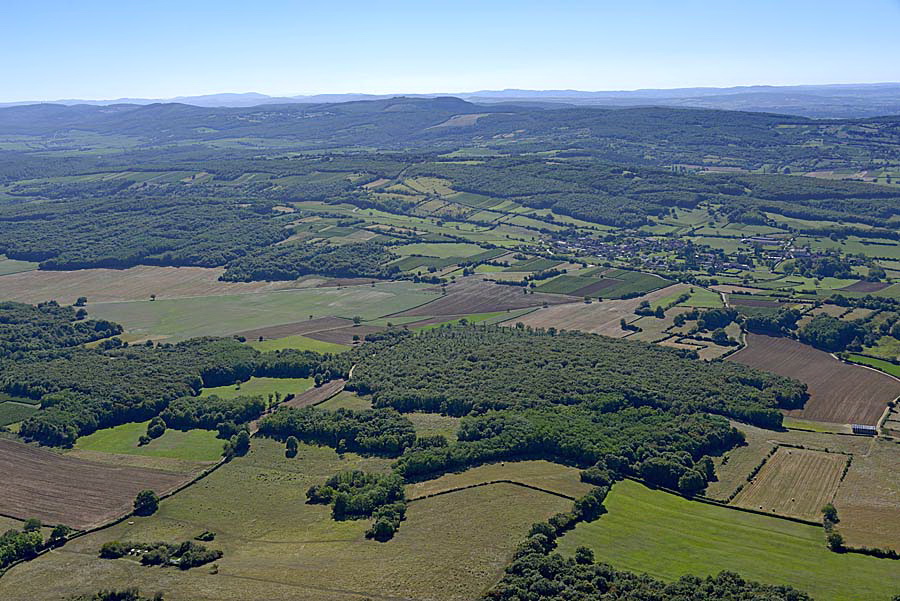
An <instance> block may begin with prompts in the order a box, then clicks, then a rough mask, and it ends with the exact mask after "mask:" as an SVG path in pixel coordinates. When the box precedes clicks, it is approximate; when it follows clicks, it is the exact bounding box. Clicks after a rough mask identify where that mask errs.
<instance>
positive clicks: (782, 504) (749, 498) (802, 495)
mask: <svg viewBox="0 0 900 601" xmlns="http://www.w3.org/2000/svg"><path fill="white" fill-rule="evenodd" d="M846 465H847V456H846V455H841V454H839V453H825V452H822V451H810V450H807V449H793V448H789V447H779V448H778V450H777V451H776V452H775V454H774V455H772V456H771V457H770V458H769V460H768V461H766V464H765V465H764V466H763V468H762V470H760V472H759V473H758V474H757V475H756V477H754V478H753V480H751V481H750V482H749V483H747V485H746V486H745V487H744V489H743V490H742V491H741V492H740V493H739V494H738V495H737V496H736V497H735V498H734V500H733V501H732V504H733V505H737V506H738V507H747V508H749V509H758V510H760V511H765V512H767V513H775V514H778V515H787V516H792V517H798V518H803V519H806V520H812V521H818V520H821V518H822V513H821V510H822V507H823V506H824V505H825V504H826V503H831V502H832V500H833V499H834V495H835V493H836V492H837V488H838V484H840V480H841V474H842V472H843V471H844V467H845V466H846Z"/></svg>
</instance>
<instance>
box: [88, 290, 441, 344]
mask: <svg viewBox="0 0 900 601" xmlns="http://www.w3.org/2000/svg"><path fill="white" fill-rule="evenodd" d="M425 288H426V286H425V285H422V284H414V283H412V282H386V283H379V284H376V285H375V286H374V287H370V286H350V287H346V288H315V289H303V290H284V291H280V292H264V293H259V294H236V295H227V296H205V297H193V298H179V299H167V300H157V301H149V300H147V301H133V302H117V303H91V304H90V306H89V307H88V309H89V312H90V315H91V317H95V318H101V319H108V320H111V321H114V322H116V323H120V324H122V325H123V326H124V327H125V329H126V330H127V331H128V332H131V333H135V334H140V335H143V336H154V335H155V336H166V337H168V338H167V339H169V340H181V339H185V338H191V337H194V336H226V335H229V334H233V333H235V332H241V331H244V330H251V329H254V328H261V327H266V326H273V325H279V324H285V323H292V322H296V321H304V320H307V319H309V316H310V315H312V316H313V317H327V316H337V317H347V318H352V317H354V316H357V315H358V316H360V317H362V318H363V319H374V318H376V317H381V316H383V315H389V314H391V313H398V312H400V311H404V310H406V309H409V308H412V307H416V306H419V305H421V304H423V303H425V302H427V301H429V300H432V299H434V298H435V297H436V296H437V293H435V292H430V291H426V290H425Z"/></svg>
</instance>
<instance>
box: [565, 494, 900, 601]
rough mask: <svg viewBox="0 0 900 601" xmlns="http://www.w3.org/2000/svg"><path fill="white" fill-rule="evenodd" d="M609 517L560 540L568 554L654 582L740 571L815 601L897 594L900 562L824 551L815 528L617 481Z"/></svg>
mask: <svg viewBox="0 0 900 601" xmlns="http://www.w3.org/2000/svg"><path fill="white" fill-rule="evenodd" d="M606 508H607V509H608V511H609V513H607V514H606V515H604V516H603V517H601V518H600V519H599V520H597V521H595V522H591V523H587V524H581V525H579V526H578V527H576V528H575V530H573V531H572V532H570V533H569V534H567V535H565V536H564V537H563V538H562V539H561V541H560V550H561V552H563V553H564V554H567V555H568V554H572V553H573V552H574V550H575V548H576V547H578V546H581V545H585V546H588V547H590V548H592V549H593V550H594V553H595V554H596V557H597V559H598V560H599V561H606V562H609V563H611V564H612V565H614V566H616V567H618V568H623V569H627V570H633V571H636V572H647V573H649V574H651V575H652V576H655V577H657V578H663V579H665V580H675V579H677V578H678V577H680V576H681V575H683V574H700V575H704V574H716V573H718V572H720V571H722V570H731V571H736V572H740V573H741V575H743V576H744V577H746V578H749V579H752V580H759V581H762V582H768V583H772V584H789V585H791V586H794V587H796V588H798V589H801V590H804V591H807V592H809V593H810V594H811V595H813V597H814V598H815V599H817V601H832V600H833V601H837V600H844V599H867V600H872V601H878V600H884V601H887V599H890V597H891V595H892V594H895V593H896V591H897V590H900V563H898V562H896V561H890V560H880V559H875V558H871V557H865V556H862V555H856V554H837V553H832V552H830V551H828V549H827V548H826V547H825V540H824V539H825V535H824V532H823V530H822V529H821V528H818V527H815V526H806V525H804V524H796V523H793V522H788V521H785V520H780V519H777V518H770V517H766V516H759V515H754V514H749V513H743V512H739V511H735V510H732V509H727V508H723V507H715V506H711V505H705V504H702V503H698V502H694V501H688V500H686V499H683V498H681V497H678V496H675V495H671V494H668V493H664V492H660V491H653V490H650V489H648V488H645V487H644V486H642V485H640V484H637V483H635V482H630V481H625V482H621V483H619V484H617V485H616V486H615V487H614V489H613V491H612V492H611V493H610V495H609V497H608V498H607V501H606Z"/></svg>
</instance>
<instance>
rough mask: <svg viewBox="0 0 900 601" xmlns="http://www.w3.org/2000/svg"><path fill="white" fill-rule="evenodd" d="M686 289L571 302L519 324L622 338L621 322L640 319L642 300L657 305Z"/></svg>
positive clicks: (679, 287) (681, 286) (675, 287)
mask: <svg viewBox="0 0 900 601" xmlns="http://www.w3.org/2000/svg"><path fill="white" fill-rule="evenodd" d="M684 290H687V286H686V285H685V284H674V285H672V286H669V287H667V288H662V289H660V290H656V291H654V292H651V293H649V294H645V295H644V296H642V297H638V298H631V299H627V300H604V301H602V302H596V301H594V302H592V303H590V304H586V303H584V302H582V301H576V302H569V303H566V304H562V305H554V306H550V307H547V308H541V309H538V310H537V311H534V312H532V313H529V314H528V315H523V316H522V317H520V318H519V319H517V320H516V321H521V322H522V323H524V324H525V325H526V326H531V327H533V328H550V327H553V328H557V329H566V330H581V331H582V332H591V333H594V334H604V335H606V336H612V337H614V338H622V337H624V336H625V335H626V334H628V332H626V331H624V330H622V328H621V326H620V325H619V320H621V319H623V318H624V319H625V321H627V322H631V321H634V320H635V319H636V317H637V316H636V315H635V314H634V310H635V309H636V308H637V306H638V305H639V304H640V303H641V301H644V300H647V301H650V302H651V303H653V302H654V301H656V300H658V299H660V298H665V297H666V296H670V295H672V294H676V293H678V292H679V291H684ZM511 323H512V322H510V325H511Z"/></svg>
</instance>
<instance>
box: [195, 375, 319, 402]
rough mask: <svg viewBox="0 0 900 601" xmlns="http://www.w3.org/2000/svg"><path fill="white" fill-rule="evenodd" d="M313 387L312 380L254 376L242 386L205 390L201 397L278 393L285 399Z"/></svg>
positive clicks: (231, 385)
mask: <svg viewBox="0 0 900 601" xmlns="http://www.w3.org/2000/svg"><path fill="white" fill-rule="evenodd" d="M312 386H313V380H312V378H266V377H257V376H254V377H252V378H250V379H249V380H247V381H246V382H241V383H240V385H236V384H229V385H226V386H216V387H213V388H204V389H203V390H201V391H200V396H212V395H216V396H218V397H219V398H223V399H232V398H235V397H239V396H263V397H266V396H268V395H270V394H275V393H276V392H279V393H281V396H282V397H284V396H285V395H287V394H300V393H301V392H305V391H306V390H309V389H310V388H312Z"/></svg>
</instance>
